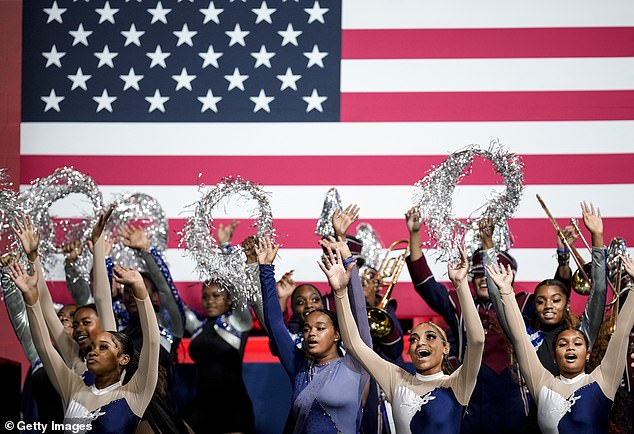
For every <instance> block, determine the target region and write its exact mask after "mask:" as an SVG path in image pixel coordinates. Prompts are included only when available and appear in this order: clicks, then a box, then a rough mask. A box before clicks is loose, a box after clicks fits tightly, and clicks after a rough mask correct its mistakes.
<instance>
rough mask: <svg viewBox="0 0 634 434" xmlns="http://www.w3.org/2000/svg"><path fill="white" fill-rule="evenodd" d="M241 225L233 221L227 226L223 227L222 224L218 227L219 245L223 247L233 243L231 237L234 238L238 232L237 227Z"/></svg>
mask: <svg viewBox="0 0 634 434" xmlns="http://www.w3.org/2000/svg"><path fill="white" fill-rule="evenodd" d="M239 224H240V222H239V221H237V220H233V221H232V222H231V223H229V224H228V225H227V226H223V225H222V223H221V224H219V225H218V232H217V235H216V236H217V238H218V244H220V245H223V244H227V243H230V242H231V237H232V236H233V232H234V231H235V230H236V227H238V225H239Z"/></svg>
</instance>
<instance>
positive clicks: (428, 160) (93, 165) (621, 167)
mask: <svg viewBox="0 0 634 434" xmlns="http://www.w3.org/2000/svg"><path fill="white" fill-rule="evenodd" d="M633 119H634V118H633ZM359 151H360V152H363V150H362V147H361V146H360V149H359ZM597 151H600V149H599V148H597ZM446 158H447V157H446V156H440V155H438V156H435V155H431V156H430V155H397V156H368V155H354V156H278V157H274V156H247V157H243V156H176V155H175V156H97V157H96V156H84V155H25V156H23V157H22V158H21V166H22V167H21V173H22V176H21V183H22V184H28V183H30V182H31V180H33V179H36V178H41V177H44V176H47V175H48V174H50V173H52V172H53V171H54V170H55V169H56V168H58V167H62V166H73V167H74V168H75V169H77V170H79V171H81V172H83V173H86V174H88V175H90V176H92V177H93V179H94V180H95V182H96V183H97V184H99V185H195V184H196V183H197V182H198V179H197V175H198V173H203V174H204V175H203V177H202V178H201V180H200V181H201V182H204V183H206V184H208V185H212V184H215V183H216V182H218V181H219V180H220V178H222V177H223V176H230V175H236V174H239V175H241V176H243V177H244V178H247V179H251V180H253V181H256V182H259V183H261V184H264V185H294V184H301V185H411V184H414V182H416V181H417V180H418V179H420V178H421V177H422V176H424V175H425V173H427V171H428V170H430V169H431V168H432V167H433V166H438V165H440V164H441V163H442V162H443V161H444V160H445V159H446ZM522 161H523V162H524V166H525V167H524V181H525V183H527V184H541V185H543V184H562V183H565V184H630V183H634V171H632V170H631V168H632V167H633V166H634V154H591V155H574V154H570V155H561V154H559V155H524V156H522ZM316 167H319V170H315V168H316ZM139 168H144V169H145V168H149V172H150V174H149V175H148V170H147V169H145V170H139ZM175 168H177V169H175ZM211 168H213V169H211ZM354 168H361V169H362V170H353V169H354ZM562 173H565V176H562ZM309 174H310V176H309ZM501 182H502V178H501V177H500V176H499V175H497V174H495V172H494V170H493V168H492V165H491V163H490V162H489V161H488V160H484V159H482V158H479V157H478V158H476V159H475V160H474V164H473V171H472V173H471V175H469V176H467V177H465V178H464V180H463V181H462V184H465V185H491V184H499V183H501Z"/></svg>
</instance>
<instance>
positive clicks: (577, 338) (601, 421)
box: [487, 257, 634, 434]
mask: <svg viewBox="0 0 634 434" xmlns="http://www.w3.org/2000/svg"><path fill="white" fill-rule="evenodd" d="M623 264H624V266H625V269H626V271H627V273H628V274H629V275H630V276H634V262H632V259H631V258H629V257H623ZM487 272H488V274H489V276H491V278H492V279H493V281H494V282H495V284H496V285H497V286H498V288H499V291H500V294H501V296H502V303H503V306H504V312H505V314H506V317H507V318H508V326H509V329H510V338H511V341H512V343H513V346H514V347H515V352H516V354H517V357H518V359H519V364H520V369H521V371H522V375H523V377H524V379H525V380H526V384H527V386H528V388H529V391H530V393H531V395H532V396H533V397H534V398H535V400H536V401H537V411H538V413H537V421H538V423H539V428H540V429H541V431H542V433H543V434H555V433H558V434H569V433H587V434H594V433H607V432H608V413H609V410H610V407H611V406H612V401H613V399H614V395H615V394H616V391H617V389H618V387H619V383H620V382H621V378H622V376H623V371H624V369H625V356H626V353H627V344H628V335H629V332H630V330H631V329H632V326H634V297H632V296H630V297H628V298H627V301H626V302H625V305H624V306H623V309H622V310H621V315H619V321H618V323H617V326H616V330H615V332H614V335H612V339H611V340H610V343H609V344H608V348H607V350H606V352H605V356H604V357H603V360H602V362H601V364H600V365H599V366H598V367H597V368H596V369H594V370H593V371H592V372H591V373H590V374H586V373H585V366H586V362H587V360H588V358H589V357H590V353H589V351H588V340H587V337H586V335H585V334H584V333H582V332H581V331H580V330H578V329H565V330H563V331H562V332H560V333H559V334H558V335H557V336H556V337H555V342H554V353H555V354H554V356H555V362H556V363H557V367H558V368H559V372H560V374H559V375H558V376H554V375H553V374H551V373H550V372H548V370H546V369H545V368H544V367H543V366H542V364H541V363H540V361H539V358H538V356H537V353H536V352H535V350H534V348H533V346H532V345H531V342H530V339H529V336H528V335H527V334H526V331H525V328H524V321H523V319H522V315H521V313H520V311H519V308H518V307H517V303H516V302H515V295H514V290H513V286H512V282H513V273H512V271H511V270H510V269H505V268H499V267H498V266H497V265H490V266H487Z"/></svg>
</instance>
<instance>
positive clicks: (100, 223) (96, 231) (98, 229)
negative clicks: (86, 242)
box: [90, 204, 115, 245]
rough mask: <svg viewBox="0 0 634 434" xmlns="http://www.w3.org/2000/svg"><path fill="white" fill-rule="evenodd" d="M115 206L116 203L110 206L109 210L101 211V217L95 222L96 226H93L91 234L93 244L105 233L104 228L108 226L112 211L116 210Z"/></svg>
mask: <svg viewBox="0 0 634 434" xmlns="http://www.w3.org/2000/svg"><path fill="white" fill-rule="evenodd" d="M114 208H115V204H112V205H110V207H109V208H108V211H106V212H105V213H104V212H103V210H102V211H101V212H99V217H97V222H96V223H95V226H93V228H92V233H91V234H90V240H91V241H92V244H93V245H94V244H95V243H97V240H98V239H99V237H100V236H101V234H102V233H103V229H104V228H105V227H106V223H107V222H108V219H109V218H110V216H111V215H112V211H114Z"/></svg>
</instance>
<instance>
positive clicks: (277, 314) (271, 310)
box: [256, 238, 302, 378]
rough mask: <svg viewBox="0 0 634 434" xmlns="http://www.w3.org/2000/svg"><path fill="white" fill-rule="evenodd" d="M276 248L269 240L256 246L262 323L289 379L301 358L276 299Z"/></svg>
mask: <svg viewBox="0 0 634 434" xmlns="http://www.w3.org/2000/svg"><path fill="white" fill-rule="evenodd" d="M277 250H278V246H276V245H273V243H272V242H271V240H270V239H268V238H265V239H262V240H260V243H259V245H256V253H257V255H258V262H259V264H260V285H261V286H262V302H263V305H264V322H265V324H266V328H267V329H268V330H269V337H270V339H271V341H272V343H273V347H274V348H276V349H277V351H278V354H279V358H280V361H281V362H282V366H284V369H285V370H286V372H287V373H288V375H289V376H290V377H291V378H294V377H295V376H296V375H297V365H298V361H299V358H301V357H302V354H300V353H299V352H298V350H297V348H295V342H293V339H292V338H291V336H290V335H289V333H288V330H287V329H286V325H285V324H284V318H283V317H282V309H281V308H280V303H279V301H278V299H277V290H276V289H275V266H274V265H273V260H274V259H275V255H276V254H277Z"/></svg>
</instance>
